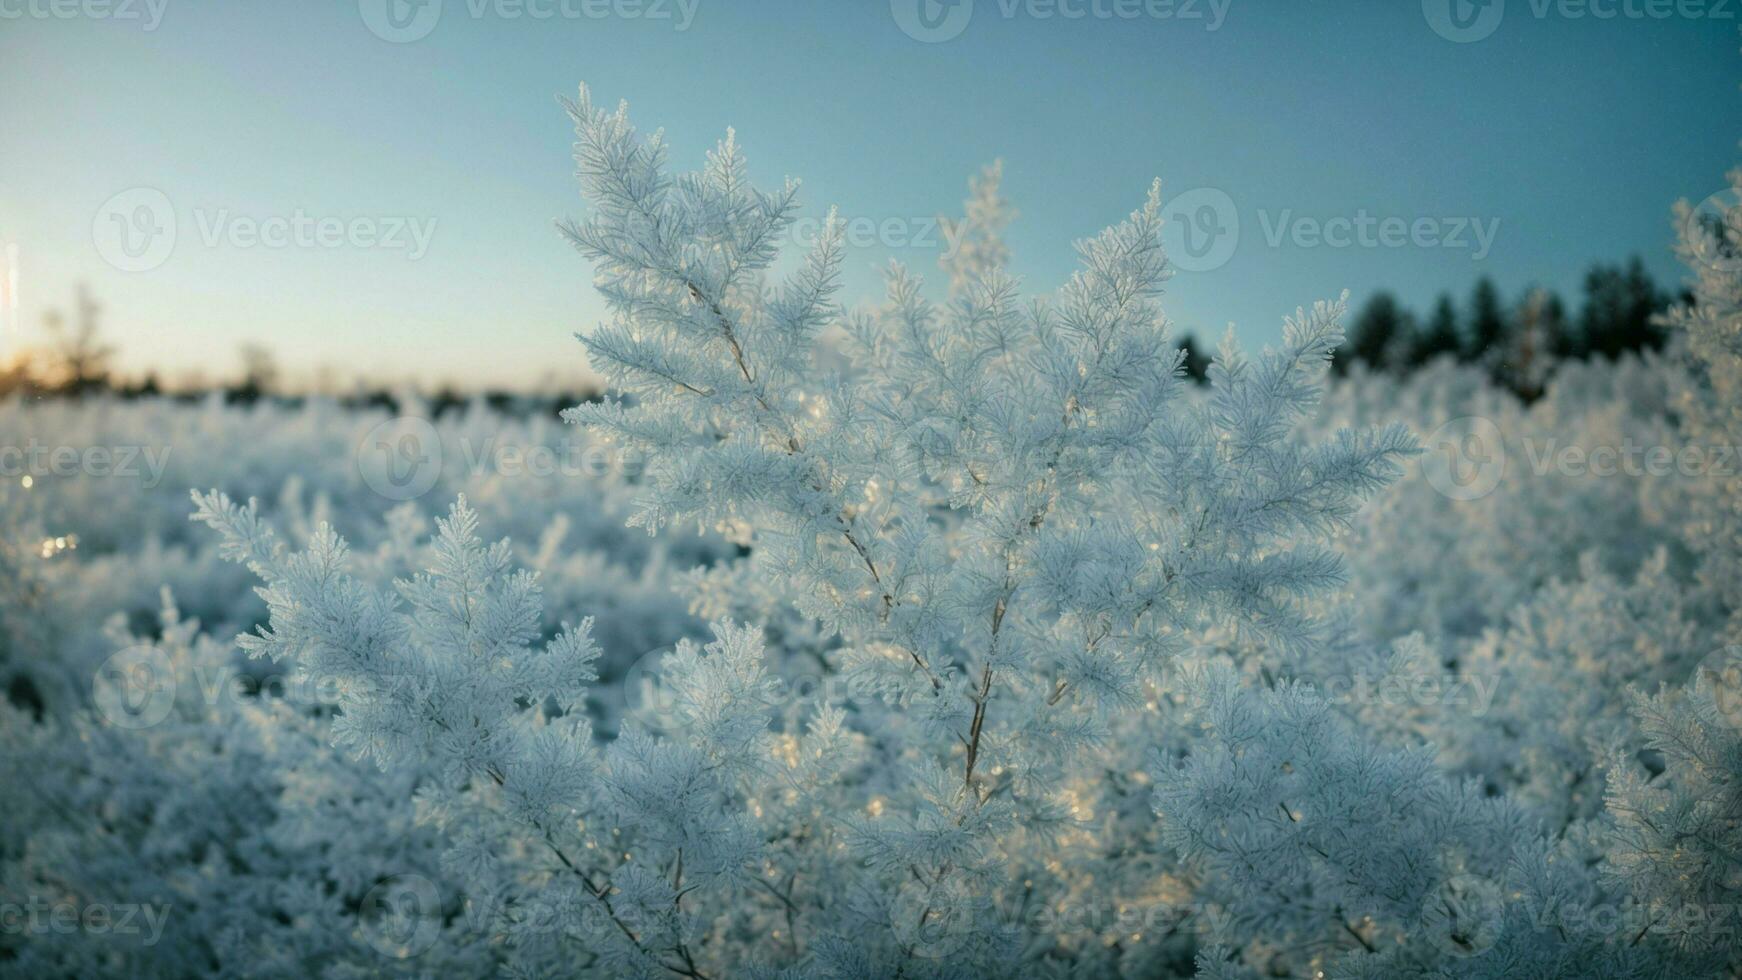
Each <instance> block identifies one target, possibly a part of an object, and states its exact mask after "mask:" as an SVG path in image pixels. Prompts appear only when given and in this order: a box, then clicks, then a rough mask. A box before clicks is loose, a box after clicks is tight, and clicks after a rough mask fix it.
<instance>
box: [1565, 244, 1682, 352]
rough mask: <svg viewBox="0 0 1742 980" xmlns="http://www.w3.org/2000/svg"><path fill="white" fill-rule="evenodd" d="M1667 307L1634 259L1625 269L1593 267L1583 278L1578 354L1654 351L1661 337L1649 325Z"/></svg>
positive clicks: (1655, 327)
mask: <svg viewBox="0 0 1742 980" xmlns="http://www.w3.org/2000/svg"><path fill="white" fill-rule="evenodd" d="M1668 306H1669V296H1668V295H1667V294H1665V293H1664V292H1663V291H1662V290H1660V289H1658V288H1657V283H1656V282H1654V281H1653V280H1652V278H1651V274H1650V273H1648V272H1646V271H1645V263H1643V262H1641V261H1640V260H1639V257H1638V256H1634V257H1633V258H1632V259H1630V260H1628V262H1627V265H1626V266H1625V267H1622V266H1614V265H1596V266H1593V267H1592V268H1591V271H1590V272H1587V273H1586V274H1585V303H1584V307H1583V308H1582V309H1581V310H1580V311H1579V334H1580V338H1579V339H1580V341H1582V347H1583V350H1580V351H1578V353H1580V354H1601V355H1603V356H1604V357H1608V358H1615V357H1618V356H1620V355H1621V354H1622V353H1624V352H1626V351H1635V350H1642V349H1650V350H1655V349H1657V348H1659V347H1661V346H1663V340H1664V334H1663V331H1662V329H1661V328H1659V327H1658V326H1657V325H1656V324H1655V323H1653V322H1652V320H1653V318H1654V317H1655V316H1656V315H1657V314H1659V313H1661V312H1663V311H1664V309H1666V308H1667V307H1668Z"/></svg>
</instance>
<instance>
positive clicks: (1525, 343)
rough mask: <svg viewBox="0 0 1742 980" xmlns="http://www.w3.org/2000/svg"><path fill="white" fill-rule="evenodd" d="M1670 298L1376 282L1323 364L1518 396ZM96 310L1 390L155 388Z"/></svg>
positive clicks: (56, 324) (532, 408) (364, 395)
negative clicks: (1414, 295) (1448, 378)
mask: <svg viewBox="0 0 1742 980" xmlns="http://www.w3.org/2000/svg"><path fill="white" fill-rule="evenodd" d="M1672 301H1679V298H1678V297H1676V296H1674V295H1673V294H1671V293H1670V292H1669V291H1667V290H1664V289H1661V288H1659V286H1658V285H1657V283H1656V282H1655V281H1653V279H1652V277H1651V274H1650V273H1648V272H1646V270H1645V265H1644V263H1643V262H1641V261H1640V260H1639V258H1638V257H1637V256H1635V257H1634V258H1632V259H1630V260H1629V261H1628V262H1626V263H1625V264H1620V265H1606V264H1601V263H1599V264H1597V265H1594V266H1592V267H1591V269H1590V271H1589V272H1587V273H1586V274H1585V281H1584V286H1583V295H1582V296H1581V297H1580V305H1579V309H1578V312H1577V313H1576V314H1572V313H1570V312H1569V308H1568V306H1567V304H1566V303H1565V301H1563V300H1562V299H1561V297H1560V296H1559V295H1557V294H1555V293H1554V292H1552V291H1550V290H1547V289H1541V288H1536V289H1530V290H1526V291H1525V293H1524V295H1523V296H1521V297H1520V298H1518V299H1517V300H1515V301H1514V302H1511V303H1508V302H1506V301H1505V300H1504V299H1503V298H1502V297H1501V294H1500V290H1499V288H1498V287H1496V286H1495V285H1494V282H1493V280H1491V279H1489V278H1487V277H1486V276H1484V277H1483V278H1482V279H1480V280H1478V281H1477V282H1476V285H1475V287H1474V288H1473V289H1472V290H1471V291H1470V296H1469V298H1468V299H1467V300H1466V301H1465V302H1464V304H1463V305H1462V307H1460V306H1459V305H1458V304H1456V303H1454V302H1453V300H1452V297H1451V295H1450V294H1448V293H1441V294H1440V296H1439V298H1438V299H1436V300H1435V301H1434V304H1433V307H1432V309H1431V310H1429V311H1428V313H1427V315H1426V316H1425V317H1423V316H1419V315H1417V314H1416V312H1415V311H1414V310H1411V309H1408V308H1407V307H1405V306H1404V305H1403V304H1402V303H1401V302H1400V301H1399V300H1398V298H1397V297H1396V296H1395V295H1394V294H1392V293H1390V292H1388V291H1385V290H1381V291H1379V292H1377V293H1374V294H1373V295H1372V297H1370V298H1369V299H1368V300H1367V302H1366V303H1365V304H1364V305H1363V306H1362V307H1361V309H1360V311H1359V312H1358V313H1356V315H1355V317H1354V319H1353V320H1352V321H1350V322H1349V325H1348V338H1347V340H1345V341H1344V343H1343V347H1342V348H1341V349H1340V350H1339V351H1338V352H1337V358H1336V360H1335V361H1333V362H1332V367H1333V369H1334V370H1335V371H1336V372H1337V373H1339V374H1342V373H1346V372H1347V371H1348V370H1349V366H1350V365H1351V364H1356V363H1360V364H1363V365H1365V366H1366V367H1367V369H1368V370H1371V371H1380V372H1385V373H1389V374H1395V375H1399V376H1402V375H1407V374H1410V373H1412V372H1414V371H1415V370H1416V369H1418V368H1420V367H1422V366H1424V365H1426V364H1428V363H1430V362H1432V361H1434V360H1436V359H1438V358H1442V357H1450V358H1454V359H1456V360H1458V361H1462V362H1464V363H1468V364H1476V365H1479V366H1481V367H1482V368H1484V369H1486V370H1487V371H1488V373H1489V375H1490V376H1491V377H1492V378H1493V379H1494V381H1495V383H1496V384H1500V385H1504V386H1506V387H1507V388H1510V389H1511V390H1512V391H1514V392H1516V393H1517V394H1518V395H1520V396H1521V397H1523V398H1526V399H1529V398H1535V397H1536V396H1537V395H1538V394H1540V393H1541V392H1542V388H1543V386H1544V384H1546V383H1547V381H1548V378H1549V376H1550V375H1551V374H1553V373H1554V367H1555V365H1556V364H1558V363H1560V362H1561V361H1564V360H1569V359H1582V358H1589V357H1599V356H1600V357H1605V358H1610V359H1614V358H1616V357H1619V356H1620V355H1622V354H1624V353H1627V352H1629V351H1641V350H1655V349H1657V348H1658V347H1661V346H1662V345H1663V342H1664V337H1665V334H1664V331H1663V328H1662V327H1660V326H1658V324H1657V322H1656V317H1657V315H1658V314H1660V313H1662V312H1663V311H1664V310H1665V309H1667V308H1668V307H1669V306H1670V304H1671V302H1672ZM99 312H100V307H98V305H97V304H96V303H95V302H94V301H92V299H91V297H90V294H89V293H88V292H87V291H86V290H85V289H84V288H83V287H81V288H80V289H79V293H78V297H77V302H76V304H75V313H74V316H73V317H72V322H70V323H69V322H67V319H66V318H63V317H62V316H61V315H60V314H50V315H49V317H48V324H47V325H48V328H49V333H50V336H51V337H53V338H54V341H55V347H54V349H53V350H52V351H50V352H49V357H48V359H49V366H50V370H48V371H47V372H44V371H41V370H39V369H37V368H38V367H39V366H33V365H31V364H29V363H28V362H25V361H20V362H17V363H15V364H13V365H11V366H10V367H0V396H4V395H5V394H6V393H8V392H13V391H17V392H23V393H25V394H28V395H35V396H39V397H40V396H73V397H77V396H79V395H84V394H87V393H91V392H99V391H107V392H112V393H114V394H117V395H120V396H122V397H128V398H138V397H152V396H157V395H160V394H163V392H162V391H161V390H160V388H159V385H158V383H157V380H156V378H155V377H154V376H152V375H146V376H145V378H144V379H143V380H141V381H137V382H121V381H119V380H117V379H116V378H114V377H113V376H112V375H111V373H110V371H109V364H108V362H109V359H110V356H111V355H112V354H113V351H114V348H112V347H110V346H109V345H108V344H106V343H104V342H103V341H102V337H101V329H100V325H99V322H98V314H99ZM1180 347H1181V348H1182V349H1183V350H1184V351H1185V361H1184V364H1183V368H1184V370H1185V374H1186V376H1187V377H1188V378H1191V379H1192V380H1193V381H1196V382H1198V383H1200V384H1202V383H1204V382H1205V381H1206V380H1207V373H1208V370H1209V366H1210V354H1209V352H1208V351H1206V350H1204V349H1202V348H1200V347H1199V346H1198V342H1197V340H1196V338H1194V337H1193V336H1192V335H1191V334H1186V335H1185V336H1184V338H1183V339H1182V340H1181V342H1180ZM242 363H243V375H242V377H241V379H240V380H238V381H236V382H233V383H230V384H227V385H215V386H212V387H211V388H209V389H207V390H200V391H182V392H178V393H177V394H176V395H175V397H178V398H184V399H197V398H203V397H205V396H206V395H207V394H208V393H209V392H210V391H218V392H222V393H223V395H224V397H225V399H226V400H227V401H230V402H236V403H241V404H252V403H254V402H256V401H258V400H260V399H262V398H271V399H273V400H276V401H279V402H296V401H300V399H299V398H296V397H293V396H290V395H287V394H285V393H283V392H282V391H280V390H278V386H277V381H278V371H277V367H276V364H275V362H274V360H273V357H272V354H271V352H270V351H268V350H267V349H265V348H264V347H261V346H259V345H255V344H246V345H243V348H242ZM483 397H484V398H485V400H486V401H488V402H489V404H490V405H491V406H492V407H494V408H496V409H498V410H499V411H509V412H515V413H530V412H542V411H544V410H545V409H546V408H547V407H548V406H550V405H555V406H556V407H558V408H562V407H567V406H568V405H573V404H576V403H577V402H580V401H592V400H594V399H597V398H598V397H599V393H598V392H597V391H596V390H583V391H576V392H561V393H555V392H553V393H551V394H550V395H540V396H528V395H521V394H515V393H510V392H500V391H492V392H486V393H484V394H483ZM340 400H341V401H344V402H346V403H355V404H358V405H375V406H384V407H388V408H390V409H393V408H396V407H397V402H398V399H397V398H396V397H395V396H394V395H393V394H392V393H390V392H388V391H386V390H374V391H358V392H355V393H353V394H351V395H349V396H346V397H344V398H341V399H340ZM471 401H472V398H470V397H467V396H464V395H461V394H460V393H458V392H456V391H454V390H453V389H451V388H444V389H442V390H440V391H438V392H436V393H435V394H434V395H433V396H431V397H430V399H429V408H430V410H431V411H432V412H435V413H437V414H440V413H443V412H447V411H452V410H454V409H458V408H460V407H462V406H464V405H466V404H468V403H469V402H471Z"/></svg>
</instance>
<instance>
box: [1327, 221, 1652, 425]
mask: <svg viewBox="0 0 1742 980" xmlns="http://www.w3.org/2000/svg"><path fill="white" fill-rule="evenodd" d="M1673 301H1676V297H1675V296H1674V295H1673V294H1672V293H1670V292H1669V291H1667V290H1665V289H1661V288H1659V286H1658V285H1657V283H1656V282H1655V281H1653V280H1652V277H1651V274H1650V273H1648V272H1646V270H1645V265H1644V263H1642V262H1641V261H1640V260H1639V258H1638V257H1637V256H1636V257H1634V258H1633V259H1631V260H1629V261H1628V262H1627V263H1625V264H1622V265H1606V264H1598V265H1595V266H1592V267H1591V270H1590V271H1589V272H1587V273H1586V274H1585V281H1584V288H1583V295H1582V296H1581V297H1580V303H1579V308H1578V311H1577V312H1576V313H1574V312H1572V311H1571V309H1570V308H1569V306H1568V304H1567V303H1566V302H1565V301H1564V300H1562V299H1561V297H1560V296H1559V295H1557V294H1555V293H1554V292H1553V291H1551V290H1547V289H1542V288H1534V289H1530V290H1526V291H1525V293H1524V295H1523V296H1521V297H1519V298H1518V299H1516V300H1515V301H1513V302H1510V303H1508V302H1507V301H1505V300H1504V299H1503V298H1502V297H1501V294H1500V290H1499V289H1498V288H1497V287H1496V286H1495V285H1494V282H1493V280H1491V279H1489V278H1487V277H1483V278H1482V279H1480V280H1478V281H1477V283H1476V285H1475V288H1474V289H1472V290H1471V292H1470V296H1469V298H1468V300H1466V301H1465V303H1464V304H1463V305H1462V307H1459V306H1458V305H1457V304H1455V303H1454V302H1453V301H1452V297H1451V296H1450V295H1448V294H1445V293H1442V294H1440V296H1439V298H1438V299H1437V300H1435V302H1434V305H1433V308H1432V309H1431V310H1430V311H1429V312H1428V314H1427V316H1426V317H1420V316H1418V315H1417V314H1416V313H1415V311H1413V310H1410V309H1408V308H1406V307H1405V306H1404V305H1403V304H1402V303H1400V302H1399V301H1398V299H1397V297H1396V296H1394V295H1393V294H1391V293H1389V292H1385V291H1380V292H1378V293H1375V294H1373V296H1372V297H1371V298H1370V299H1368V300H1367V302H1366V304H1365V305H1364V306H1362V308H1361V310H1360V312H1358V313H1357V314H1356V315H1355V318H1354V319H1353V320H1352V321H1351V322H1350V323H1349V328H1348V339H1347V340H1346V341H1344V344H1343V347H1342V349H1341V350H1340V351H1339V352H1338V356H1337V359H1336V360H1335V361H1334V362H1333V366H1334V368H1335V370H1337V371H1338V372H1339V373H1343V372H1347V371H1348V370H1349V366H1350V365H1351V364H1356V363H1360V364H1364V365H1366V366H1367V368H1368V369H1369V370H1372V371H1382V372H1386V373H1390V374H1396V375H1407V374H1409V373H1411V372H1413V371H1415V370H1416V369H1417V368H1420V367H1422V366H1424V365H1426V364H1428V363H1429V362H1431V361H1433V360H1435V359H1437V358H1442V357H1450V358H1455V359H1456V360H1458V361H1462V362H1464V363H1468V364H1475V365H1478V366H1480V367H1482V368H1484V369H1486V370H1487V371H1488V373H1489V374H1490V376H1491V377H1492V378H1493V379H1494V381H1495V383H1496V384H1500V385H1504V386H1505V387H1507V388H1510V389H1512V390H1513V391H1514V392H1516V393H1517V394H1519V395H1520V396H1522V397H1524V398H1534V397H1535V396H1536V395H1538V394H1540V393H1541V392H1542V388H1543V385H1544V384H1545V383H1546V382H1547V380H1548V378H1549V376H1550V375H1551V374H1553V372H1554V368H1555V365H1556V364H1558V363H1560V362H1561V361H1565V360H1569V359H1583V358H1590V357H1604V358H1608V359H1611V360H1613V359H1615V358H1617V357H1619V356H1621V355H1622V354H1625V353H1628V352H1634V351H1642V350H1656V349H1657V348H1659V347H1661V346H1663V342H1664V339H1665V336H1666V335H1665V333H1664V330H1663V328H1662V327H1661V326H1659V325H1658V323H1657V322H1656V321H1657V316H1658V314H1660V313H1662V312H1663V311H1664V310H1665V309H1667V308H1668V307H1669V306H1670V305H1671V303H1672V302H1673Z"/></svg>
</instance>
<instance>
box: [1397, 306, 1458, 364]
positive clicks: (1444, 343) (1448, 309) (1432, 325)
mask: <svg viewBox="0 0 1742 980" xmlns="http://www.w3.org/2000/svg"><path fill="white" fill-rule="evenodd" d="M1448 355H1449V356H1452V357H1456V356H1457V355H1458V311H1457V309H1456V308H1455V307H1454V306H1453V305H1452V297H1451V296H1449V295H1447V294H1446V293H1441V294H1440V296H1439V299H1437V300H1435V301H1434V311H1433V313H1432V315H1430V316H1429V317H1428V321H1427V329H1425V330H1423V331H1422V332H1421V333H1420V334H1418V335H1417V336H1416V341H1415V345H1414V347H1413V348H1412V349H1411V350H1410V353H1409V366H1410V367H1411V368H1415V367H1419V366H1421V365H1423V364H1427V363H1428V362H1430V361H1432V360H1433V359H1434V358H1436V357H1445V356H1448Z"/></svg>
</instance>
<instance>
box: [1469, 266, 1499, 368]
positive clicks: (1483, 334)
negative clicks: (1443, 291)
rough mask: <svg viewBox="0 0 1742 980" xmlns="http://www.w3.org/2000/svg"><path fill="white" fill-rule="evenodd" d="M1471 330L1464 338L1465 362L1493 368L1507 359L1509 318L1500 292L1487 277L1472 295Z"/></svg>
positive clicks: (1480, 281)
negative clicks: (1501, 302) (1507, 323)
mask: <svg viewBox="0 0 1742 980" xmlns="http://www.w3.org/2000/svg"><path fill="white" fill-rule="evenodd" d="M1469 323H1470V330H1469V333H1467V334H1466V335H1465V336H1464V360H1466V361H1469V362H1471V363H1474V364H1482V365H1486V366H1488V367H1493V366H1494V365H1495V364H1497V363H1498V362H1499V361H1500V360H1501V359H1502V358H1504V357H1505V348H1506V333H1507V325H1506V314H1505V312H1503V311H1502V310H1501V307H1500V290H1499V289H1498V288H1497V287H1496V286H1495V285H1494V280H1492V279H1489V278H1488V277H1487V276H1483V277H1482V278H1481V279H1479V280H1477V281H1476V288H1475V289H1474V290H1472V291H1471V293H1470V319H1469Z"/></svg>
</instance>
